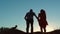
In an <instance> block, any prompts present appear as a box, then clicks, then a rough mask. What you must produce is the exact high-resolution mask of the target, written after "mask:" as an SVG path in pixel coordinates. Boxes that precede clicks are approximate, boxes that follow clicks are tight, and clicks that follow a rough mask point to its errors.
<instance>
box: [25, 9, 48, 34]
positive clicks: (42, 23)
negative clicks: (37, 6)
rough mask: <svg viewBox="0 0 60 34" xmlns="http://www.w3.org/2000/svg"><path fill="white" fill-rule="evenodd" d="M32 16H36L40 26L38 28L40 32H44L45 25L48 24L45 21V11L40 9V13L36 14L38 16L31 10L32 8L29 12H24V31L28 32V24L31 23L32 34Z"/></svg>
mask: <svg viewBox="0 0 60 34" xmlns="http://www.w3.org/2000/svg"><path fill="white" fill-rule="evenodd" d="M33 16H35V17H36V19H37V21H38V23H39V26H40V30H41V32H43V30H44V32H46V26H47V25H48V23H47V21H46V13H45V10H43V9H41V10H40V13H39V14H38V17H37V16H36V14H35V13H34V12H33V10H32V9H30V11H29V12H27V13H26V15H25V17H24V19H25V20H26V32H27V34H28V33H29V26H30V25H31V33H32V34H33V22H34V20H33Z"/></svg>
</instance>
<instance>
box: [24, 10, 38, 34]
mask: <svg viewBox="0 0 60 34" xmlns="http://www.w3.org/2000/svg"><path fill="white" fill-rule="evenodd" d="M33 16H35V17H36V18H37V16H36V14H35V13H34V12H33V10H32V9H30V11H29V12H27V14H26V15H25V17H24V18H25V20H26V26H27V27H26V32H27V34H28V33H29V25H30V24H31V33H33V22H34V20H33Z"/></svg>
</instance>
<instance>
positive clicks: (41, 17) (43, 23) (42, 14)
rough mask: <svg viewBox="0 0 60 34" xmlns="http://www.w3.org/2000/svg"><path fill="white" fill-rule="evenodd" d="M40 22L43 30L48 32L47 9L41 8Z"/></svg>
mask: <svg viewBox="0 0 60 34" xmlns="http://www.w3.org/2000/svg"><path fill="white" fill-rule="evenodd" d="M38 23H39V26H40V29H41V32H43V29H44V32H46V25H48V23H47V21H46V13H45V10H43V9H41V11H40V13H39V14H38Z"/></svg>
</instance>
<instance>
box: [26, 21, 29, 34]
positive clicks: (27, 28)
mask: <svg viewBox="0 0 60 34" xmlns="http://www.w3.org/2000/svg"><path fill="white" fill-rule="evenodd" d="M26 26H27V27H26V32H27V34H28V33H29V23H28V22H27V23H26Z"/></svg>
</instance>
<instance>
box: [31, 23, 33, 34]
mask: <svg viewBox="0 0 60 34" xmlns="http://www.w3.org/2000/svg"><path fill="white" fill-rule="evenodd" d="M31 33H32V34H33V22H32V23H31Z"/></svg>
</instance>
